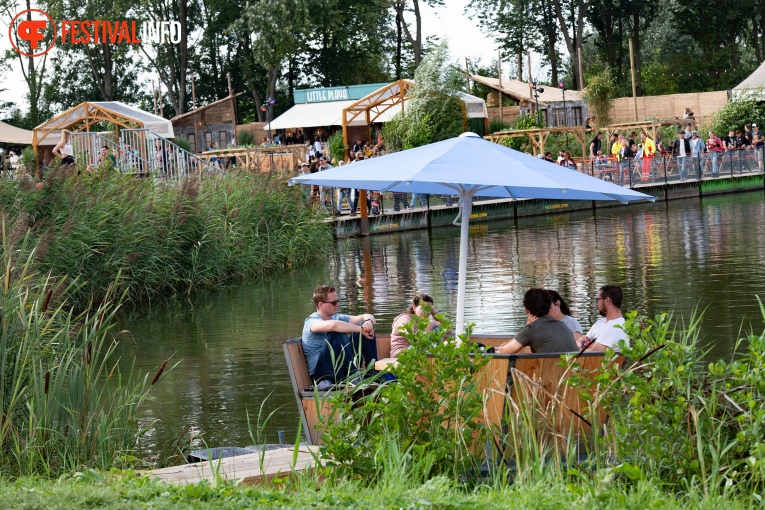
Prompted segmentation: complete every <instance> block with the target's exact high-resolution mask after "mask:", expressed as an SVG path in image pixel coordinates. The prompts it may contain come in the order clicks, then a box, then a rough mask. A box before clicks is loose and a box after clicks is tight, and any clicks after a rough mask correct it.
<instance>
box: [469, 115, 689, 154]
mask: <svg viewBox="0 0 765 510" xmlns="http://www.w3.org/2000/svg"><path fill="white" fill-rule="evenodd" d="M677 124H678V121H677V119H674V120H644V121H638V122H624V123H621V124H611V125H609V126H604V127H602V128H594V129H591V130H589V131H588V130H587V129H586V128H585V127H584V126H574V127H554V128H553V127H551V128H541V129H518V130H514V131H498V132H496V133H492V134H490V135H488V136H485V137H484V138H485V139H487V140H491V141H492V142H495V143H499V142H500V141H501V140H504V139H506V138H519V137H523V136H525V137H528V139H529V140H530V141H531V146H532V148H533V153H534V155H535V156H536V155H537V154H544V152H545V143H546V142H547V138H548V137H549V136H550V135H555V134H566V133H568V134H571V135H573V136H574V138H576V139H577V140H578V141H579V143H581V144H582V154H583V156H585V157H586V156H587V154H588V152H587V136H588V135H590V136H595V135H594V133H597V132H598V131H605V132H606V135H607V136H608V135H610V134H611V133H615V132H629V131H637V132H638V133H640V132H641V131H645V132H646V133H647V134H648V135H649V136H650V137H651V138H652V139H653V140H656V134H657V133H658V131H659V128H661V127H662V126H676V125H677Z"/></svg>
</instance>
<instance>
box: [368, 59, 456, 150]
mask: <svg viewBox="0 0 765 510" xmlns="http://www.w3.org/2000/svg"><path fill="white" fill-rule="evenodd" d="M448 59H449V50H448V48H447V46H446V44H441V45H439V46H438V47H436V48H435V49H434V50H433V51H432V52H431V53H430V54H428V55H427V56H426V57H425V58H424V59H423V61H422V63H420V66H419V67H418V68H417V72H416V73H415V76H414V80H415V82H416V86H415V87H414V90H413V92H412V98H411V100H410V101H409V104H408V107H407V109H406V110H405V111H404V112H403V114H401V113H399V114H397V115H396V116H395V117H394V118H393V119H391V121H389V122H387V123H385V125H384V126H383V138H384V140H385V146H386V148H387V149H388V150H389V151H397V150H402V149H412V148H414V147H420V146H422V145H427V144H429V143H434V142H439V141H441V140H446V139H448V138H453V137H455V136H458V135H459V134H460V133H462V132H463V131H465V116H464V113H463V111H462V110H463V103H462V101H460V100H459V99H457V94H458V92H459V90H460V83H461V78H460V75H459V72H458V71H456V70H455V69H454V68H453V67H452V66H451V65H449V62H448Z"/></svg>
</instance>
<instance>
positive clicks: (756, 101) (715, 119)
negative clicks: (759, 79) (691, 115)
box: [699, 89, 765, 137]
mask: <svg viewBox="0 0 765 510" xmlns="http://www.w3.org/2000/svg"><path fill="white" fill-rule="evenodd" d="M762 97H763V93H762V89H757V90H746V91H743V92H739V93H737V94H736V95H735V96H733V98H731V100H730V101H729V102H728V104H726V105H725V106H723V107H722V108H721V109H719V110H717V112H715V114H714V115H713V116H712V121H711V125H710V129H711V130H712V131H714V132H715V134H716V135H717V136H720V137H721V136H723V135H724V134H728V131H729V130H731V129H734V130H735V129H740V130H741V131H742V132H743V130H744V124H751V123H752V122H754V123H756V124H758V125H761V124H762V123H763V122H765V101H763V100H762ZM699 133H702V131H701V130H699ZM704 134H706V133H704Z"/></svg>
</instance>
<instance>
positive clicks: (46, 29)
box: [8, 9, 181, 57]
mask: <svg viewBox="0 0 765 510" xmlns="http://www.w3.org/2000/svg"><path fill="white" fill-rule="evenodd" d="M139 27H140V28H139ZM8 38H9V39H10V41H11V44H12V45H13V49H14V50H16V51H17V52H19V53H20V54H22V55H23V56H25V57H41V56H43V55H45V54H46V53H48V52H49V51H50V50H52V49H53V47H54V46H55V45H56V44H103V43H111V44H147V43H150V44H166V43H172V44H178V43H180V42H181V24H180V22H178V21H146V22H143V23H140V24H139V23H138V22H137V21H136V20H61V21H58V22H57V21H55V20H54V19H53V18H52V17H51V15H50V14H48V13H47V12H45V11H43V10H41V9H27V10H25V11H21V12H20V13H18V14H16V16H14V17H13V20H11V23H10V25H9V26H8Z"/></svg>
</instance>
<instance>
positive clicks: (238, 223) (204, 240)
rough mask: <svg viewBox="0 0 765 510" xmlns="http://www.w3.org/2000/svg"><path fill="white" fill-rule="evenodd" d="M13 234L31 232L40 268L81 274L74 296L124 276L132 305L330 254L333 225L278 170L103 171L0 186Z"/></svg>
mask: <svg viewBox="0 0 765 510" xmlns="http://www.w3.org/2000/svg"><path fill="white" fill-rule="evenodd" d="M0 208H1V209H2V210H3V211H5V214H6V215H7V216H8V217H9V220H8V221H9V222H10V223H12V224H14V231H16V230H18V231H19V232H21V233H23V232H25V231H26V230H27V229H28V230H30V233H31V239H32V245H35V246H36V250H35V256H34V258H33V262H34V264H35V267H36V269H37V270H38V271H39V272H41V273H50V274H51V275H53V276H54V277H63V276H70V277H80V278H81V285H79V286H78V287H77V288H76V289H73V290H72V293H71V294H70V300H71V302H72V303H75V304H79V305H81V306H84V305H86V304H87V303H89V302H91V301H93V302H99V301H100V300H102V299H103V298H104V297H105V294H104V289H106V288H107V287H108V286H109V285H110V284H113V283H114V282H115V280H116V279H117V278H116V276H117V275H118V274H119V275H120V278H119V282H118V286H117V288H116V289H115V291H116V292H118V293H120V294H121V293H123V292H124V294H125V299H126V300H127V301H129V302H138V301H141V300H144V299H154V298H157V297H160V296H165V295H168V294H177V293H187V292H191V291H193V290H195V289H199V288H203V287H209V286H213V285H217V284H220V283H222V282H226V281H230V280H241V279H246V278H259V277H263V276H265V275H268V274H270V273H272V272H274V271H281V270H287V269H290V268H293V267H297V266H300V265H303V264H305V263H306V262H307V261H309V260H312V259H315V258H317V257H321V256H323V255H324V254H326V253H327V251H328V250H329V249H330V246H331V231H330V227H329V226H328V225H326V224H325V223H324V222H323V221H321V219H320V218H319V217H318V216H317V215H316V214H315V212H314V211H313V210H312V209H311V207H310V206H309V205H307V204H306V202H305V200H304V199H303V197H302V195H301V193H300V190H298V189H294V188H289V187H287V186H286V178H283V176H281V175H279V174H264V175H246V174H242V175H231V176H228V177H227V178H225V179H211V180H205V181H203V182H201V183H199V182H196V181H193V180H186V181H183V183H181V184H177V183H168V182H159V181H154V180H151V179H145V180H141V179H135V178H133V177H131V176H126V175H121V174H119V173H117V172H106V171H103V170H100V171H97V172H94V173H92V174H82V175H79V176H78V175H74V174H73V173H67V172H65V171H64V172H59V173H54V174H52V175H50V176H49V177H48V178H47V180H46V181H45V182H44V185H43V187H42V189H40V190H37V189H36V188H35V187H34V186H33V185H31V184H29V183H24V182H19V183H12V182H6V183H3V185H2V186H0Z"/></svg>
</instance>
